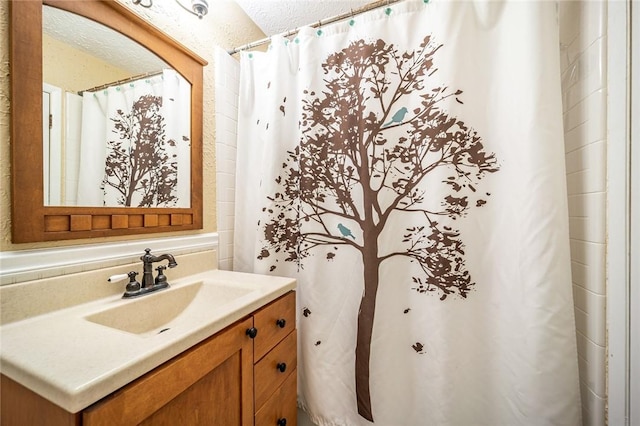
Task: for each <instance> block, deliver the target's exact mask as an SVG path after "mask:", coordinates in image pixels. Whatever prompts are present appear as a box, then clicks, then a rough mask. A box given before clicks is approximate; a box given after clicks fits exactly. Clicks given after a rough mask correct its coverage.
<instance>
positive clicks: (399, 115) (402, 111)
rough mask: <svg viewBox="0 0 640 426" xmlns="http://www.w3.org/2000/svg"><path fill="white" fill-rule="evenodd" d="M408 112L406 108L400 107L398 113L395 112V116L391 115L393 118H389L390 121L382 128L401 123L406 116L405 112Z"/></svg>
mask: <svg viewBox="0 0 640 426" xmlns="http://www.w3.org/2000/svg"><path fill="white" fill-rule="evenodd" d="M408 111H409V110H408V109H407V108H406V107H402V108H400V109H399V110H398V111H396V113H395V114H393V117H391V121H389V122H388V123H387V124H385V125H384V126H382V127H383V128H384V127H389V126H391V125H392V124H393V123H402V120H404V116H405V115H407V112H408Z"/></svg>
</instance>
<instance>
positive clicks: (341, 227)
mask: <svg viewBox="0 0 640 426" xmlns="http://www.w3.org/2000/svg"><path fill="white" fill-rule="evenodd" d="M338 230H339V231H340V233H341V234H342V236H343V237H351V238H353V239H354V240H355V239H356V237H354V236H353V234H352V233H351V230H350V229H349V228H347V227H346V226H344V225H343V224H341V223H339V224H338Z"/></svg>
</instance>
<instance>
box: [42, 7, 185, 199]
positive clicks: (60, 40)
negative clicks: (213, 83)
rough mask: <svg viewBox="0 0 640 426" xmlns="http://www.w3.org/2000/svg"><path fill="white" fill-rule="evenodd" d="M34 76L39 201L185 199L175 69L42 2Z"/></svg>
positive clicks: (181, 85)
mask: <svg viewBox="0 0 640 426" xmlns="http://www.w3.org/2000/svg"><path fill="white" fill-rule="evenodd" d="M66 30H70V31H66ZM79 34H82V35H83V36H82V37H78V35H79ZM43 80H44V81H43V119H44V120H43V123H44V129H43V153H44V157H45V158H44V159H43V160H44V168H43V170H44V176H43V180H44V198H45V199H44V202H45V205H49V206H55V205H65V206H98V207H189V206H190V204H191V200H190V182H191V175H190V173H191V170H190V169H191V164H190V156H191V134H190V128H191V127H190V126H191V86H190V84H189V82H187V81H186V80H185V79H184V78H183V77H182V76H181V75H180V74H179V73H177V72H176V71H175V70H173V69H171V68H170V67H169V66H168V65H167V64H166V63H165V62H164V61H162V60H161V59H160V58H158V57H157V56H156V55H154V54H153V53H151V52H150V51H148V50H147V49H145V48H144V47H142V46H140V45H139V44H137V43H136V42H134V41H132V40H131V39H129V38H127V37H125V36H123V35H121V34H119V33H117V32H115V31H112V30H111V29H109V28H108V27H106V26H103V25H101V24H98V23H96V22H93V21H90V20H88V19H86V18H83V17H80V16H77V15H74V14H72V13H69V12H65V11H61V10H58V9H55V8H51V7H46V6H45V7H43Z"/></svg>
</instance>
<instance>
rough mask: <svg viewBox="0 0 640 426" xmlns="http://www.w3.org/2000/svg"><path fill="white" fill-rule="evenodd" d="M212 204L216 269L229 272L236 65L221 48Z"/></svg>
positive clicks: (217, 65) (217, 57) (217, 66)
mask: <svg viewBox="0 0 640 426" xmlns="http://www.w3.org/2000/svg"><path fill="white" fill-rule="evenodd" d="M214 60H215V93H216V97H215V109H216V112H215V117H216V192H217V195H216V200H217V201H216V202H217V210H216V211H217V215H218V216H217V221H218V238H219V251H218V268H219V269H225V270H233V221H234V211H235V209H234V202H235V188H236V186H235V185H236V183H235V176H236V136H237V123H238V88H239V80H238V78H239V73H240V64H239V63H238V61H236V60H235V59H234V58H233V57H231V56H229V55H228V54H227V52H225V51H224V50H223V49H221V48H216V52H215V58H214Z"/></svg>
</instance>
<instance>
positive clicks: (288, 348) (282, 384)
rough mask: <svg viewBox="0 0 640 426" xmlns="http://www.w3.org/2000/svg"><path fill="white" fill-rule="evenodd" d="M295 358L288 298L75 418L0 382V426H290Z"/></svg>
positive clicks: (293, 417) (290, 297) (291, 295)
mask: <svg viewBox="0 0 640 426" xmlns="http://www.w3.org/2000/svg"><path fill="white" fill-rule="evenodd" d="M251 329H254V330H257V333H256V335H255V337H254V338H253V339H252V338H250V336H249V334H253V333H248V330H251ZM296 359H297V356H296V332H295V293H294V292H289V293H287V294H286V295H284V296H282V297H281V298H279V299H277V300H276V301H274V302H272V303H270V304H269V305H267V306H265V307H263V308H262V309H259V310H258V311H256V312H255V313H254V314H253V315H251V316H249V317H247V318H245V319H243V320H241V321H238V322H236V323H235V324H233V325H231V326H229V327H227V328H225V329H224V330H222V331H220V332H219V333H217V334H216V335H214V336H212V337H210V338H209V339H207V340H205V341H203V342H201V343H200V344H198V345H196V346H194V347H192V348H190V349H189V350H187V351H185V352H184V353H182V354H180V355H178V356H177V357H175V358H173V359H171V360H170V361H168V362H166V363H165V364H163V365H161V366H159V367H157V368H156V369H154V370H152V371H150V372H149V373H147V374H145V375H144V376H142V377H140V378H138V379H137V380H135V381H133V382H132V383H130V384H128V385H126V386H124V387H123V388H121V389H119V390H118V391H116V392H114V393H113V394H111V395H109V396H107V397H105V398H103V399H102V400H100V401H98V402H97V403H95V404H93V405H92V406H90V407H88V408H86V409H85V410H83V411H82V412H81V413H75V414H73V413H67V412H65V411H64V410H63V409H61V408H59V407H57V406H56V405H54V404H52V403H51V402H49V401H47V400H46V399H44V398H42V397H40V396H39V395H37V394H35V393H33V392H31V391H30V390H28V389H26V388H24V387H23V386H21V385H20V384H18V383H16V382H14V381H13V380H11V379H9V378H7V377H5V376H2V389H1V391H2V394H1V400H2V411H1V421H0V424H2V425H3V426H14V425H15V426H29V425H43V424H47V425H52V426H55V425H74V426H102V425H109V426H114V425H154V426H162V425H167V426H169V425H171V426H173V425H189V426H198V425H202V426H204V425H206V426H250V425H254V424H255V426H285V425H286V426H295V425H296V413H297V409H296V394H297V391H296V375H297V374H296V367H297V363H296Z"/></svg>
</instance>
